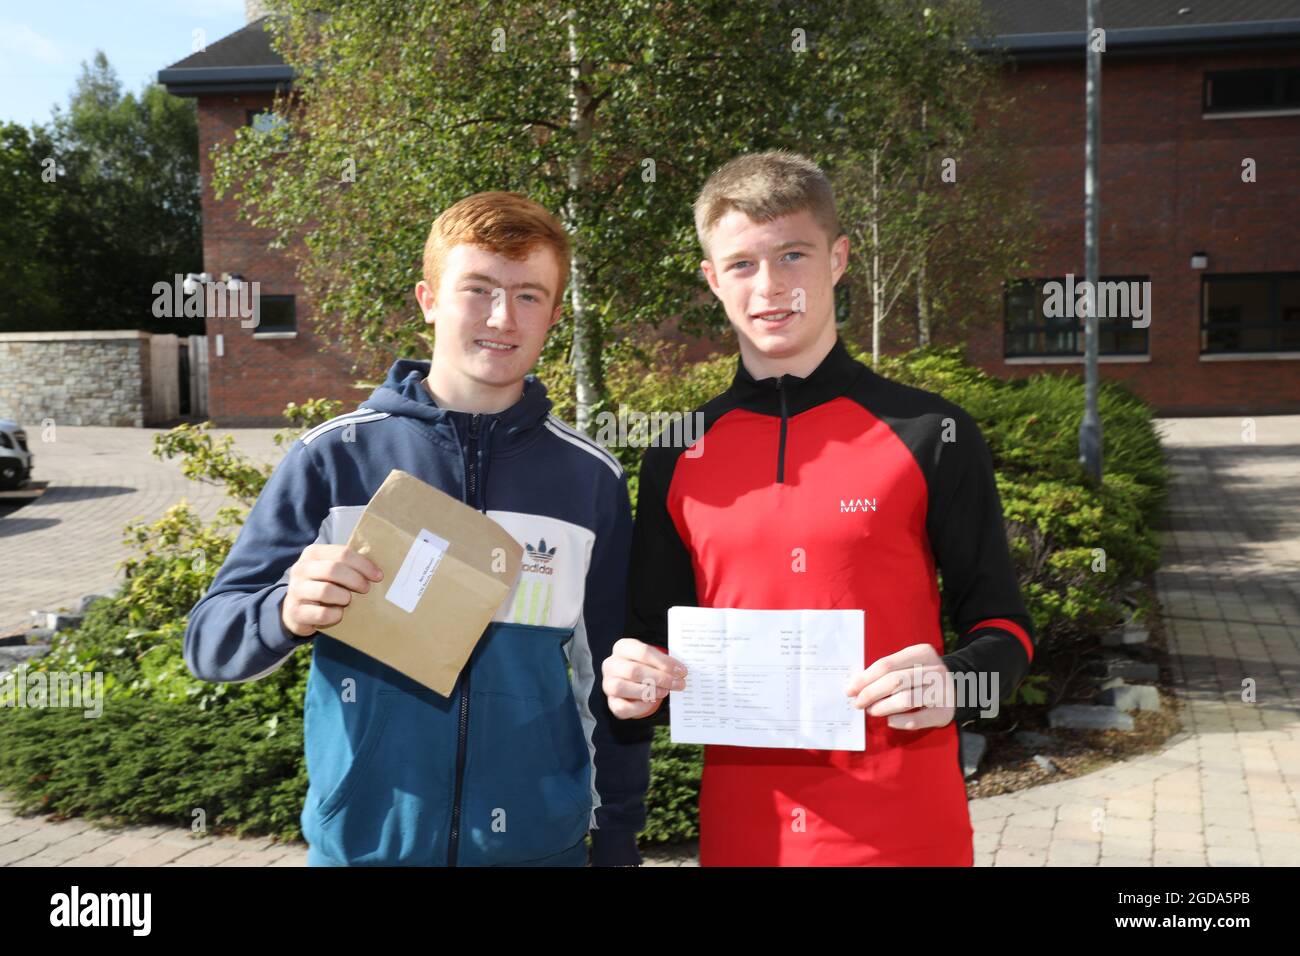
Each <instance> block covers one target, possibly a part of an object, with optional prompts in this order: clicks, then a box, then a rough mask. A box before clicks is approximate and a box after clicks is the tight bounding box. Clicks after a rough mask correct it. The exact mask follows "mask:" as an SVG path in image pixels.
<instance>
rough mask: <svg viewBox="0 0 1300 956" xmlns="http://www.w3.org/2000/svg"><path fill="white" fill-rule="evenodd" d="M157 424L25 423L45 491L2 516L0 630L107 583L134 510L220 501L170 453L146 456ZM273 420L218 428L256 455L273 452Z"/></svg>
mask: <svg viewBox="0 0 1300 956" xmlns="http://www.w3.org/2000/svg"><path fill="white" fill-rule="evenodd" d="M162 431H163V430H162V429H157V428H98V427H92V426H72V425H61V426H59V427H58V428H57V429H56V430H55V432H54V436H53V438H54V440H53V441H42V440H41V438H42V435H41V430H40V429H39V427H38V428H33V429H29V430H28V432H27V439H28V442H29V444H30V446H31V449H32V452H33V453H34V454H35V455H36V467H35V471H34V474H33V477H34V478H35V479H36V480H38V481H48V482H49V486H48V487H47V488H46V490H45V493H44V494H43V495H41V496H40V497H39V498H37V499H36V500H35V501H33V502H32V503H31V504H28V505H24V506H23V507H21V508H18V509H17V510H16V511H13V512H12V513H10V514H7V515H5V516H4V517H0V581H3V582H4V587H3V588H0V634H6V633H9V632H11V631H13V630H16V629H17V628H18V627H25V626H27V625H29V624H30V623H31V618H30V612H31V611H33V610H41V611H52V610H54V609H56V608H58V607H59V606H60V605H68V604H75V603H76V601H77V600H78V599H79V598H80V597H81V596H82V595H84V594H95V593H99V592H102V591H106V590H110V589H111V588H112V587H113V586H114V584H115V583H117V582H120V581H121V579H122V576H121V572H120V571H119V570H118V569H117V563H118V562H119V561H121V560H122V559H123V558H124V557H125V556H126V552H125V550H124V549H123V547H122V529H123V528H124V527H125V526H126V524H127V522H129V521H131V520H132V519H133V518H143V519H146V520H149V521H154V520H156V519H158V518H160V517H162V515H163V512H165V511H166V510H167V509H168V508H169V507H171V506H172V505H174V504H176V503H177V502H178V501H180V499H181V498H188V499H189V501H190V504H192V505H193V506H194V507H195V509H196V510H197V511H198V512H199V514H201V515H202V516H203V517H204V518H211V517H212V516H213V515H214V514H215V513H216V509H217V508H218V507H219V506H220V505H222V504H225V503H226V501H227V499H226V497H225V493H224V492H223V491H222V490H221V489H220V488H218V487H216V486H214V485H203V484H200V483H198V482H195V481H191V480H190V479H188V478H186V477H185V476H184V475H182V474H181V470H180V462H179V461H177V460H172V461H160V460H159V459H157V458H155V457H153V455H152V454H151V450H152V448H153V438H154V436H155V435H157V434H160V433H161V432H162ZM274 433H275V429H269V428H245V429H235V430H230V431H219V432H217V434H218V435H226V434H231V435H234V436H235V440H236V442H237V443H238V447H239V448H240V449H242V450H244V452H245V453H246V454H248V455H250V456H253V457H255V458H257V459H258V460H260V461H267V462H271V461H275V460H278V455H279V450H278V449H277V448H276V447H275V444H274V442H272V441H271V436H272V435H273V434H274Z"/></svg>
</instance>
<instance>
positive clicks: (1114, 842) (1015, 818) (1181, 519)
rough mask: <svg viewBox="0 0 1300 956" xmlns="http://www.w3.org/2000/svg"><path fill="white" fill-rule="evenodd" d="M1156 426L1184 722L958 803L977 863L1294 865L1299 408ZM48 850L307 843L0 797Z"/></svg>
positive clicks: (125, 861) (10, 855)
mask: <svg viewBox="0 0 1300 956" xmlns="http://www.w3.org/2000/svg"><path fill="white" fill-rule="evenodd" d="M1161 424H1162V429H1163V432H1164V435H1165V440H1166V446H1167V448H1168V452H1169V455H1170V460H1171V463H1172V465H1173V467H1174V469H1175V474H1174V486H1173V489H1172V494H1171V499H1170V521H1169V530H1168V531H1167V532H1166V534H1165V542H1164V543H1165V555H1164V566H1163V568H1162V569H1161V571H1160V572H1159V573H1158V574H1157V586H1158V589H1159V593H1160V598H1161V600H1162V602H1163V604H1164V610H1165V614H1166V625H1167V631H1168V633H1169V636H1170V650H1171V652H1172V653H1173V655H1174V657H1175V661H1174V664H1175V668H1176V674H1177V675H1178V679H1179V684H1180V687H1181V689H1180V696H1181V698H1182V702H1183V712H1182V717H1183V722H1184V730H1183V731H1182V732H1180V733H1179V734H1178V735H1176V736H1175V737H1174V738H1173V739H1172V740H1171V741H1170V742H1169V745H1168V746H1167V747H1166V748H1165V749H1164V750H1163V751H1162V752H1160V753H1158V754H1153V755H1150V756H1146V757H1141V758H1137V759H1134V760H1129V761H1125V762H1123V763H1120V764H1116V765H1114V766H1112V767H1110V768H1108V769H1105V770H1100V771H1097V772H1096V773H1093V774H1089V775H1086V776H1084V777H1079V778H1076V779H1072V780H1066V781H1062V782H1061V783H1056V784H1049V785H1046V786H1041V787H1036V788H1034V789H1031V790H1025V791H1020V792H1018V793H1014V794H1006V795H1004V796H999V797H989V798H986V799H981V800H975V801H972V803H971V817H972V819H973V820H974V823H975V853H976V865H979V866H990V865H992V866H1041V865H1045V864H1046V865H1065V866H1071V865H1074V866H1095V865H1102V866H1108V865H1134V866H1152V865H1154V866H1204V865H1210V866H1225V865H1226V866H1234V865H1243V866H1258V865H1265V866H1276V865H1283V866H1285V865H1291V866H1294V865H1297V864H1300V482H1297V479H1296V476H1297V475H1300V416H1275V417H1261V418H1258V419H1257V420H1256V422H1255V425H1256V429H1257V432H1256V435H1255V440H1254V441H1253V442H1245V441H1243V440H1242V421H1241V419H1238V418H1232V419H1218V418H1216V419H1175V420H1169V421H1166V422H1162V423H1161ZM81 431H85V432H91V431H96V430H94V429H82V430H81ZM101 431H108V430H101ZM38 454H39V452H38ZM52 457H53V456H48V457H47V459H46V460H47V461H48V460H49V459H50V458H52ZM124 464H125V463H124ZM134 466H138V463H135V465H134ZM122 484H126V482H122ZM159 503H160V504H163V505H164V506H165V504H167V503H170V499H168V500H166V501H160V502H159ZM3 520H9V519H3ZM87 589H89V588H87ZM1247 679H1249V680H1251V681H1253V686H1254V691H1255V696H1254V700H1253V702H1250V703H1246V702H1243V701H1242V682H1243V681H1244V680H1247ZM653 861H654V862H656V863H658V864H660V865H669V866H671V865H683V864H685V865H690V864H691V863H692V862H693V860H692V858H691V856H690V854H689V853H686V854H683V853H681V852H677V853H675V854H672V855H671V856H670V855H661V854H654V855H653ZM65 862H66V863H69V864H71V865H96V864H102V865H128V866H129V865H143V866H154V865H166V866H186V865H193V866H212V865H217V866H227V865H229V866H238V865H270V866H301V865H304V864H305V862H306V851H305V848H303V847H301V846H281V845H276V844H273V843H271V842H270V841H267V840H240V839H234V838H203V839H195V838H192V837H191V836H190V834H189V832H188V830H186V829H184V828H168V827H130V828H126V829H123V830H119V831H103V830H99V829H97V828H95V827H93V826H91V825H90V824H87V823H85V822H83V821H69V822H66V823H47V822H44V821H43V820H41V819H39V818H28V819H15V818H14V816H13V815H12V813H11V812H10V811H8V810H7V809H6V804H5V803H4V802H3V800H0V866H4V865H57V864H61V863H65ZM648 862H650V860H648Z"/></svg>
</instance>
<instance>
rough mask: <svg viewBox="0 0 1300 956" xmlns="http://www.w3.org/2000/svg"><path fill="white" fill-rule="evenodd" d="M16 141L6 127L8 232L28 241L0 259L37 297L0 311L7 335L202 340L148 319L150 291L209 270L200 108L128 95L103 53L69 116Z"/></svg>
mask: <svg viewBox="0 0 1300 956" xmlns="http://www.w3.org/2000/svg"><path fill="white" fill-rule="evenodd" d="M18 129H21V127H19V128H18ZM21 139H22V137H20V136H19V135H18V133H17V132H15V128H14V127H6V129H5V133H4V137H3V142H4V146H3V147H2V148H3V156H2V157H0V168H3V170H4V177H5V184H4V185H3V186H0V203H4V204H5V212H6V215H5V217H4V223H5V225H4V227H3V228H4V229H5V231H6V237H7V236H8V234H9V233H10V232H14V233H17V234H18V235H17V236H16V237H15V238H17V239H20V240H21V241H16V242H6V243H5V244H4V247H3V252H0V255H2V256H4V262H5V265H7V266H9V267H10V268H9V271H10V274H17V275H21V276H30V286H29V288H28V289H27V290H25V291H23V292H20V295H19V296H18V297H17V298H16V299H15V298H9V297H6V301H4V303H3V304H0V327H2V328H5V329H12V330H18V329H103V328H121V329H145V330H149V331H154V332H174V333H178V334H193V333H201V332H202V331H203V325H202V320H199V319H193V318H191V319H185V318H158V317H155V316H154V315H153V313H152V308H151V307H152V304H153V301H154V294H153V291H152V290H153V285H154V283H156V282H170V281H171V280H172V277H173V276H174V275H175V274H177V273H181V274H183V273H186V272H197V271H199V270H200V267H201V264H202V259H203V254H202V244H201V239H200V232H199V197H200V192H199V170H198V124H197V118H196V112H195V108H194V103H193V102H192V101H190V100H183V99H178V98H176V97H173V96H170V95H168V94H167V92H166V91H165V90H164V89H163V88H162V87H160V86H157V85H156V84H150V85H147V86H146V87H144V89H143V90H142V91H141V93H140V95H139V97H137V96H135V95H134V94H132V93H126V94H123V93H122V90H121V84H120V83H119V81H118V78H117V75H116V73H115V72H114V70H113V68H112V66H111V65H110V64H109V62H108V59H107V58H106V57H105V56H104V54H103V53H102V52H97V53H96V54H95V57H94V59H93V61H91V62H90V63H83V64H82V72H81V75H80V77H79V78H78V79H77V83H76V87H75V89H74V91H73V93H72V96H71V98H70V100H69V103H68V107H67V109H66V110H62V109H59V108H58V107H56V108H55V110H54V115H53V116H52V118H51V120H50V122H49V123H47V124H44V125H42V126H37V127H35V128H33V129H32V130H31V131H30V133H28V134H27V136H26V140H27V142H26V145H25V146H24V145H23V144H22V142H21ZM24 152H25V154H26V155H25V156H24V155H23V154H24ZM51 170H52V173H51Z"/></svg>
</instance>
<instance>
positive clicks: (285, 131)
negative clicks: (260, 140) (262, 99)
mask: <svg viewBox="0 0 1300 956" xmlns="http://www.w3.org/2000/svg"><path fill="white" fill-rule="evenodd" d="M244 120H245V125H247V126H251V127H252V128H253V129H254V130H255V131H257V132H258V133H262V134H264V135H271V136H277V137H279V141H280V142H279V147H278V148H279V149H287V148H288V140H289V123H288V121H287V120H285V118H284V117H283V116H281V115H280V114H279V113H276V112H274V111H273V110H268V109H260V110H245V111H244Z"/></svg>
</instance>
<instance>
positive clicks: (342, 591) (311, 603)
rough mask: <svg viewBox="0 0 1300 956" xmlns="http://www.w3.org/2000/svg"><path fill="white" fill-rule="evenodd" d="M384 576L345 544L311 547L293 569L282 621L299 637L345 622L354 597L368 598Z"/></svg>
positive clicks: (281, 613)
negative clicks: (366, 596) (346, 608)
mask: <svg viewBox="0 0 1300 956" xmlns="http://www.w3.org/2000/svg"><path fill="white" fill-rule="evenodd" d="M383 579H384V572H383V571H381V570H380V569H379V567H378V566H377V565H376V564H375V563H374V562H373V561H371V560H370V559H369V558H367V557H365V556H364V555H361V554H357V552H355V551H352V550H350V549H349V548H347V547H346V546H345V545H341V544H309V545H307V547H305V548H304V549H303V552H302V554H301V555H300V556H299V558H298V560H297V561H295V562H294V564H293V567H291V568H290V569H289V589H288V591H286V592H285V595H284V603H283V604H281V605H280V621H281V622H282V623H283V624H284V626H285V629H286V630H287V631H288V632H289V633H290V634H294V635H297V636H298V637H311V636H312V635H313V634H315V633H316V632H317V631H318V630H319V629H320V628H322V627H333V626H334V625H335V624H337V623H339V621H341V620H343V609H344V608H345V607H347V606H348V605H349V604H350V603H352V595H353V594H365V593H367V592H368V591H369V590H370V582H372V581H382V580H383Z"/></svg>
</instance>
